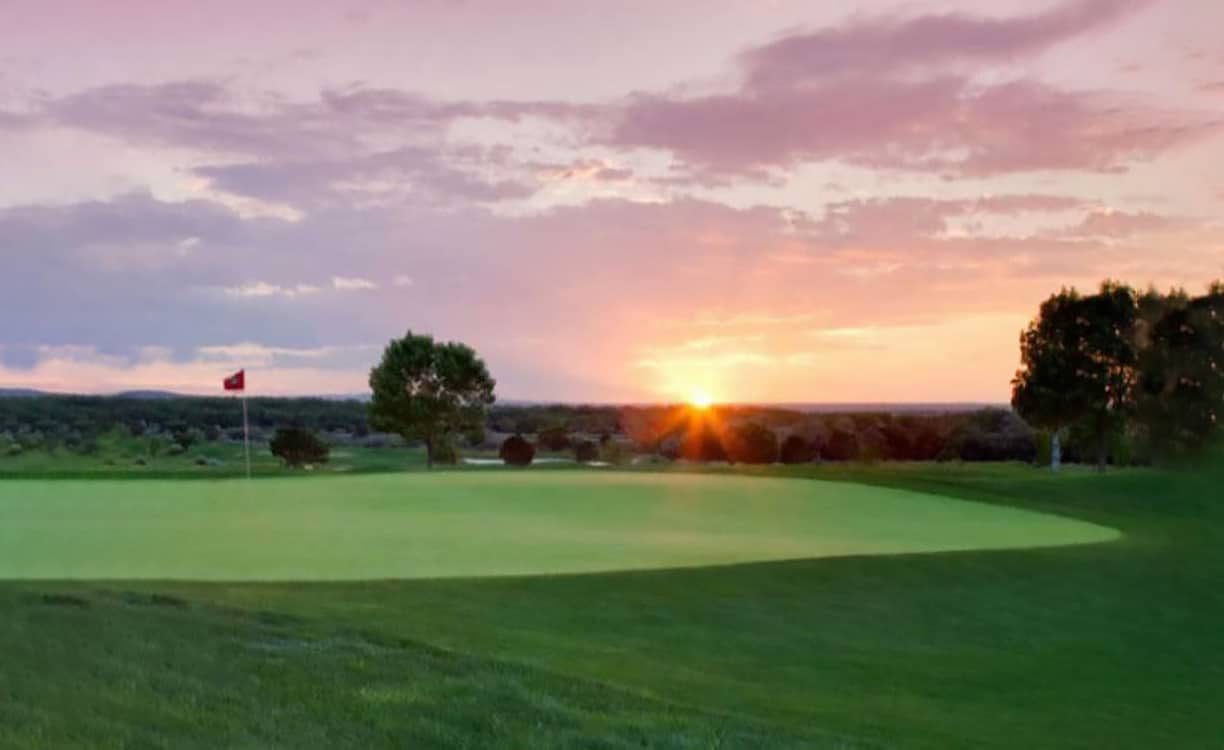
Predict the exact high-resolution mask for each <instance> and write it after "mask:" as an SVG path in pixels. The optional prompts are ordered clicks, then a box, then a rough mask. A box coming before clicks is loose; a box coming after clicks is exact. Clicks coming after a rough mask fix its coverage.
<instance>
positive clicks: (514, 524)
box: [0, 471, 1118, 581]
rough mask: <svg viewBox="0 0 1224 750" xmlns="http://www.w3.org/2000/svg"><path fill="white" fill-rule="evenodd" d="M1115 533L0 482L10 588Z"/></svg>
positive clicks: (832, 488) (402, 484) (753, 495)
mask: <svg viewBox="0 0 1224 750" xmlns="http://www.w3.org/2000/svg"><path fill="white" fill-rule="evenodd" d="M1117 536H1118V534H1117V532H1115V531H1114V530H1112V529H1108V528H1105V527H1101V526H1095V525H1092V524H1089V523H1084V522H1081V521H1075V520H1071V519H1067V518H1062V517H1057V516H1052V515H1045V514H1041V513H1034V512H1031V511H1024V510H1018V509H1014V508H1005V507H995V506H991V505H985V504H979V503H972V502H966V501H962V500H953V499H950V498H944V497H938V496H933V495H924V494H919V493H915V492H909V491H902V490H892V489H882V488H878V487H867V486H862V485H854V484H842V483H835V482H817V481H803V480H791V479H764V478H747V477H731V476H713V475H681V474H633V473H620V472H597V471H554V472H538V471H537V472H532V471H525V472H509V471H489V472H475V471H467V472H438V473H435V474H424V473H412V474H396V475H368V476H353V477H334V478H331V477H327V478H325V477H310V478H299V479H264V480H255V481H242V480H218V481H156V480H130V481H108V480H102V481H34V480H14V481H5V482H0V578H6V579H35V578H37V579H138V578H139V579H180V580H215V581H239V580H354V579H382V578H432V577H453V576H496V575H520V574H542V573H579V572H593V571H610V570H629V569H647V568H667V567H687V566H702V565H717V564H727V563H740V562H749V561H764V560H783V559H798V558H812V557H831V556H843V555H878V554H895V553H906V552H938V551H950V550H967V549H982V548H988V549H996V548H997V549H1004V548H1017V547H1033V546H1054V545H1066V544H1077V543H1087V542H1103V541H1108V540H1111V539H1114V538H1117Z"/></svg>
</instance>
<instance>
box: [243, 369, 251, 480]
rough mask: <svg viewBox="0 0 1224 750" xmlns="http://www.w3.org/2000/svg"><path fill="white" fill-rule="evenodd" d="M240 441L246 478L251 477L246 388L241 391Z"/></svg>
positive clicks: (249, 429)
mask: <svg viewBox="0 0 1224 750" xmlns="http://www.w3.org/2000/svg"><path fill="white" fill-rule="evenodd" d="M242 443H243V446H244V447H245V448H246V467H247V479H250V478H251V425H250V423H249V422H247V405H246V389H243V391H242Z"/></svg>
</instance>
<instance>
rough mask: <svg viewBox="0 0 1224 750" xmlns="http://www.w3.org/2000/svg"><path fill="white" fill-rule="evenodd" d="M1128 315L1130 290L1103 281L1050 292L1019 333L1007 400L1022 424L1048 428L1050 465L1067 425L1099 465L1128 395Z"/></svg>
mask: <svg viewBox="0 0 1224 750" xmlns="http://www.w3.org/2000/svg"><path fill="white" fill-rule="evenodd" d="M1136 317H1137V305H1136V297H1135V294H1134V292H1133V291H1132V290H1131V289H1130V288H1129V287H1126V286H1122V285H1120V284H1114V283H1111V282H1106V283H1105V284H1104V285H1102V287H1101V291H1100V292H1099V293H1097V294H1094V295H1090V296H1081V295H1080V294H1078V293H1077V292H1075V291H1074V290H1063V291H1062V292H1060V293H1059V294H1056V295H1054V296H1053V297H1050V299H1048V300H1046V302H1045V303H1043V304H1042V306H1041V312H1040V314H1039V316H1038V317H1037V319H1036V320H1034V321H1033V322H1032V323H1031V324H1030V325H1029V327H1028V329H1027V330H1025V331H1024V333H1022V334H1021V337H1020V353H1021V360H1022V366H1021V369H1020V371H1019V372H1017V373H1016V377H1015V379H1014V380H1013V381H1012V386H1013V391H1012V405H1013V406H1014V407H1015V408H1016V411H1017V412H1019V413H1020V415H1021V416H1023V417H1024V418H1025V419H1026V420H1028V421H1029V423H1030V424H1033V425H1036V426H1038V427H1042V428H1044V429H1047V430H1049V431H1050V432H1051V433H1052V450H1051V465H1052V466H1053V468H1054V469H1057V468H1058V466H1059V463H1060V461H1061V450H1060V439H1061V435H1062V432H1063V431H1064V430H1065V429H1067V428H1069V427H1071V426H1077V427H1080V428H1082V429H1083V430H1084V432H1086V433H1087V434H1088V435H1090V436H1091V437H1092V439H1093V441H1094V442H1095V443H1096V447H1097V462H1098V465H1099V466H1100V467H1101V468H1102V469H1103V468H1104V466H1105V462H1106V460H1107V458H1108V446H1109V443H1110V439H1111V437H1113V436H1114V435H1115V434H1116V433H1117V432H1118V431H1119V430H1120V429H1122V425H1123V423H1124V420H1125V418H1126V414H1127V412H1128V411H1129V409H1130V408H1131V405H1132V401H1133V391H1134V380H1135V372H1136V369H1135V364H1136V350H1135V346H1136V344H1135V327H1136Z"/></svg>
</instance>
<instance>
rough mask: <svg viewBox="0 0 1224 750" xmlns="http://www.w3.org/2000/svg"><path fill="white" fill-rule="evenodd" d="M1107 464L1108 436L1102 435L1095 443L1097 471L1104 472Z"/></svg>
mask: <svg viewBox="0 0 1224 750" xmlns="http://www.w3.org/2000/svg"><path fill="white" fill-rule="evenodd" d="M1108 465H1109V436H1108V435H1102V436H1101V439H1100V441H1099V442H1098V443H1097V471H1098V472H1100V473H1101V474H1104V473H1105V468H1106V467H1107V466H1108Z"/></svg>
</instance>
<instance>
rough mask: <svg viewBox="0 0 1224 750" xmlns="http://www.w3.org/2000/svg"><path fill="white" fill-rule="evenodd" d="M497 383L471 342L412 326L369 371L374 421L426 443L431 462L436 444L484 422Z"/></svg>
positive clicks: (429, 463) (392, 430)
mask: <svg viewBox="0 0 1224 750" xmlns="http://www.w3.org/2000/svg"><path fill="white" fill-rule="evenodd" d="M494 385H495V381H494V380H493V378H491V377H490V376H489V371H488V369H487V368H486V367H485V363H484V362H483V361H482V360H481V359H480V358H479V357H478V356H476V352H474V351H473V350H472V349H471V347H468V346H466V345H464V344H459V343H453V342H448V343H437V342H435V341H434V340H433V337H432V336H418V335H415V334H413V333H412V332H411V331H409V332H408V333H407V334H406V335H405V336H404V337H403V338H400V339H396V340H394V341H392V342H391V343H389V344H387V348H386V349H385V350H384V351H383V356H382V361H380V362H379V363H378V365H377V366H375V367H374V368H373V369H372V370H371V371H370V388H371V390H372V391H373V392H374V396H373V399H372V400H371V402H370V424H371V426H373V427H374V428H375V429H378V430H384V431H387V432H395V433H398V434H400V435H402V436H403V437H404V439H405V440H408V441H413V440H420V441H421V442H423V443H424V444H425V457H426V464H427V465H428V466H431V467H432V466H433V462H434V449H435V448H436V447H437V446H439V445H441V444H442V443H444V442H450V440H451V436H452V435H453V434H454V433H456V432H462V431H467V430H471V429H473V428H475V427H476V426H478V425H482V424H484V418H485V410H486V409H487V408H488V406H489V405H490V404H492V403H493V401H494V395H493V387H494Z"/></svg>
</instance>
